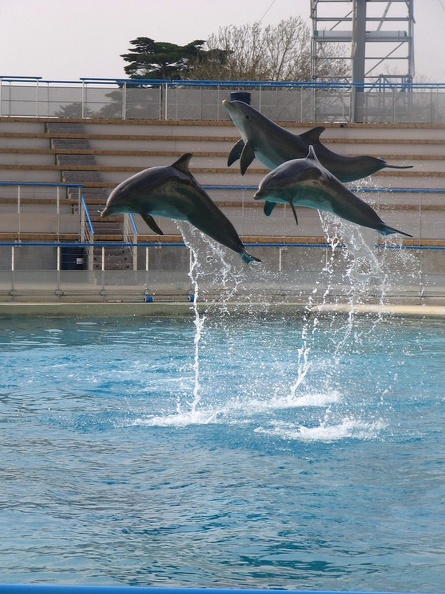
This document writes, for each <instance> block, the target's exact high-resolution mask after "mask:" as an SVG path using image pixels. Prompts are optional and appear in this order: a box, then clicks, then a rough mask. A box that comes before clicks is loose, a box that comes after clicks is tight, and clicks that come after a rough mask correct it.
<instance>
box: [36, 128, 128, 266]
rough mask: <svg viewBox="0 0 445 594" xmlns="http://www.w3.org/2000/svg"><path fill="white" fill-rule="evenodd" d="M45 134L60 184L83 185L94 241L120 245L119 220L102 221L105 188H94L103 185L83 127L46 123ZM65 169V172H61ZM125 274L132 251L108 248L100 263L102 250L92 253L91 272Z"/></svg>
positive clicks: (120, 230)
mask: <svg viewBox="0 0 445 594" xmlns="http://www.w3.org/2000/svg"><path fill="white" fill-rule="evenodd" d="M46 132H47V134H48V135H49V137H50V144H51V148H52V149H54V150H55V159H56V165H58V166H60V167H61V172H60V176H61V181H62V183H66V184H79V183H81V184H83V185H84V186H85V187H84V188H83V196H84V199H85V202H86V204H87V206H88V210H89V213H90V218H91V221H92V223H93V227H94V238H95V241H97V242H100V243H104V242H105V243H107V242H110V243H111V242H121V241H123V240H124V236H123V221H122V217H112V218H109V219H103V218H101V216H100V212H101V211H102V209H103V208H104V206H105V203H106V201H107V195H108V192H107V190H106V188H101V187H94V186H95V185H97V186H100V184H102V183H103V181H104V180H103V178H102V174H101V173H100V171H98V170H97V163H96V157H95V155H94V152H93V150H92V148H91V144H90V141H89V139H88V135H87V134H86V131H85V126H84V124H82V123H79V122H47V123H46ZM64 166H66V167H67V169H63V167H64ZM102 266H104V267H105V268H106V269H112V270H127V269H130V268H132V267H133V262H132V255H131V251H130V250H129V249H127V248H107V249H106V250H105V261H104V262H102V249H101V248H94V250H93V269H94V270H96V269H101V268H102Z"/></svg>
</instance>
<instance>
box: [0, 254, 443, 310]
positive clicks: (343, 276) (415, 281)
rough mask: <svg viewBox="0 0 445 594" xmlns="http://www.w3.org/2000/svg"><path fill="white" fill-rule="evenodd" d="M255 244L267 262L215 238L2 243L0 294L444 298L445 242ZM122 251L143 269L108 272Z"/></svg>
mask: <svg viewBox="0 0 445 594" xmlns="http://www.w3.org/2000/svg"><path fill="white" fill-rule="evenodd" d="M204 243H205V242H204ZM246 248H247V249H248V251H249V253H251V254H253V255H255V256H256V257H259V258H260V259H261V260H262V263H261V264H260V265H257V264H251V265H249V266H247V265H245V264H244V263H243V262H242V261H241V258H239V256H238V255H237V254H234V253H233V254H232V252H229V253H228V255H227V253H224V254H223V255H222V256H221V253H216V252H214V251H212V248H211V247H209V245H208V244H206V245H204V246H203V245H198V246H195V245H194V246H193V247H190V246H188V245H186V244H184V243H180V242H168V243H163V244H160V243H153V242H152V243H125V242H117V243H112V242H106V243H104V242H95V243H94V244H91V243H80V242H73V243H59V244H54V243H51V242H47V243H45V242H24V243H19V244H18V243H14V242H9V243H8V242H2V243H1V244H0V263H1V269H0V300H1V301H15V300H17V301H20V300H22V301H23V300H25V301H38V300H39V299H41V298H42V299H45V300H61V301H64V300H65V301H70V300H72V301H82V300H83V301H89V300H90V301H146V302H152V301H165V300H167V301H170V300H173V301H181V300H182V301H185V300H189V301H191V300H193V298H194V297H193V295H194V293H195V291H196V283H198V285H199V287H200V294H201V296H202V297H204V300H209V299H219V298H220V296H221V295H230V296H231V298H233V299H234V300H236V299H239V298H241V299H242V298H245V297H246V296H248V298H249V299H250V298H252V297H257V298H260V299H261V298H267V299H269V300H276V299H280V300H281V299H285V300H286V299H291V300H298V299H306V298H307V296H308V295H312V297H311V298H312V299H314V300H315V301H319V300H320V299H321V298H323V300H324V301H326V302H329V301H330V300H332V299H337V298H339V297H341V296H349V297H351V296H352V295H354V296H356V297H357V298H358V299H359V300H360V299H364V300H377V301H379V300H381V299H389V300H390V301H394V300H401V299H402V300H404V299H412V298H415V299H428V298H431V299H442V300H443V299H445V246H418V245H412V244H411V245H404V246H400V245H397V244H376V245H375V246H374V249H372V248H370V249H369V250H368V249H366V250H365V252H364V253H360V250H359V252H354V250H352V251H350V249H349V248H346V246H345V245H343V244H335V243H334V244H329V243H304V242H301V243H286V244H280V243H269V244H267V243H246ZM89 249H94V250H95V251H96V252H97V253H98V256H97V266H96V267H95V268H94V269H91V268H88V267H87V264H86V263H87V259H88V257H87V253H88V250H89ZM116 250H117V251H119V252H120V253H121V257H122V259H125V253H127V252H128V253H129V254H130V253H131V254H132V255H134V254H136V261H137V262H138V266H137V267H134V266H129V267H128V268H127V269H124V270H122V269H121V270H119V269H107V266H106V262H107V253H108V252H112V251H116ZM226 252H227V250H226ZM197 254H198V255H197ZM36 259H37V260H40V262H41V265H40V266H39V265H37V266H36V264H35V262H36ZM194 260H197V268H196V267H195V266H192V264H193V262H194ZM193 268H195V275H194V276H193V275H192V276H191V272H190V271H191V270H192V269H193Z"/></svg>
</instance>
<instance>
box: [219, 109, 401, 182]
mask: <svg viewBox="0 0 445 594" xmlns="http://www.w3.org/2000/svg"><path fill="white" fill-rule="evenodd" d="M222 103H223V105H224V107H225V108H226V109H227V111H228V112H229V115H230V117H231V119H232V121H233V123H234V124H235V126H236V127H237V128H238V130H239V132H240V133H241V136H242V138H241V139H240V140H239V141H238V142H237V143H236V144H235V145H234V147H233V148H232V150H231V151H230V153H229V158H228V161H227V164H228V166H229V167H230V165H232V163H234V162H235V161H237V160H238V159H240V166H241V174H242V175H244V173H245V172H246V170H247V168H248V167H249V165H250V164H251V163H252V161H253V160H254V158H255V157H256V158H257V159H258V160H259V161H261V163H263V165H265V166H266V167H268V168H269V169H274V168H275V167H278V165H281V164H282V163H284V162H285V161H290V160H291V159H301V158H304V157H306V155H307V152H308V150H309V146H311V145H312V146H313V147H314V149H315V153H316V155H317V157H318V158H319V159H320V163H321V164H322V165H323V166H324V167H326V169H328V170H329V171H330V172H331V173H333V174H334V175H335V177H336V178H337V179H339V180H340V181H341V182H350V181H355V180H357V179H361V178H362V177H366V176H368V175H371V174H372V173H375V172H376V171H380V169H383V168H384V167H390V168H392V169H408V168H410V167H412V165H390V164H388V163H387V162H386V161H385V160H384V159H378V158H376V157H369V156H357V157H345V156H343V155H339V154H337V153H334V152H332V151H330V150H329V149H328V148H326V147H325V146H324V145H323V144H321V142H320V134H321V133H322V132H323V131H324V130H325V128H324V127H323V126H317V127H316V128H312V129H311V130H308V131H307V132H304V133H303V134H300V135H297V134H292V133H291V132H288V131H287V130H285V129H284V128H282V127H281V126H278V125H277V124H275V123H274V122H272V120H269V118H266V117H265V116H263V115H262V114H261V113H260V112H259V111H257V110H256V109H254V108H253V107H251V106H250V105H248V104H247V103H244V101H229V100H228V99H224V101H223V102H222Z"/></svg>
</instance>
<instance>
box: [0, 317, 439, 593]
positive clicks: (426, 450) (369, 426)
mask: <svg viewBox="0 0 445 594" xmlns="http://www.w3.org/2000/svg"><path fill="white" fill-rule="evenodd" d="M197 322H198V323H197ZM198 330H199V332H198ZM0 352H1V369H2V372H1V378H0V403H1V417H0V443H1V452H0V454H1V458H0V459H1V464H0V512H1V513H0V530H1V534H2V538H1V539H0V575H1V581H2V582H3V583H56V584H71V583H76V584H91V585H103V584H110V585H111V584H112V585H139V586H144V585H146V586H185V587H225V588H226V587H227V588H286V589H318V590H368V591H372V590H379V591H384V590H386V591H391V590H392V591H407V592H415V591H417V592H419V591H424V592H426V591H428V592H443V589H444V583H445V544H444V543H445V528H444V526H445V522H444V519H445V504H444V501H445V456H444V452H445V437H444V425H445V406H444V394H445V390H444V386H445V365H444V363H445V356H444V352H445V333H444V331H443V321H440V320H419V319H416V320H407V319H400V318H390V317H388V318H376V317H369V318H367V317H359V316H357V317H354V316H350V317H343V316H335V315H333V314H331V315H329V316H325V317H323V316H318V317H314V316H309V315H303V314H301V313H295V314H293V315H292V316H291V317H290V318H287V319H284V318H282V317H279V316H275V317H272V316H270V315H269V314H267V311H264V312H263V313H262V314H258V313H257V314H255V313H252V314H250V315H236V313H229V312H228V311H225V312H222V313H221V315H211V314H208V315H207V316H206V317H204V316H201V318H200V319H198V320H196V319H193V316H192V317H190V318H188V317H187V318H176V319H165V318H164V319H152V318H120V319H108V318H105V319H91V318H77V319H60V318H53V319H43V318H2V319H0Z"/></svg>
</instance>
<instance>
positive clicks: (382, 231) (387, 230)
mask: <svg viewBox="0 0 445 594" xmlns="http://www.w3.org/2000/svg"><path fill="white" fill-rule="evenodd" d="M379 233H380V235H392V234H393V233H400V235H404V236H405V237H412V235H410V234H409V233H405V231H399V229H394V227H389V226H388V225H383V226H382V227H381V229H379Z"/></svg>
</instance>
